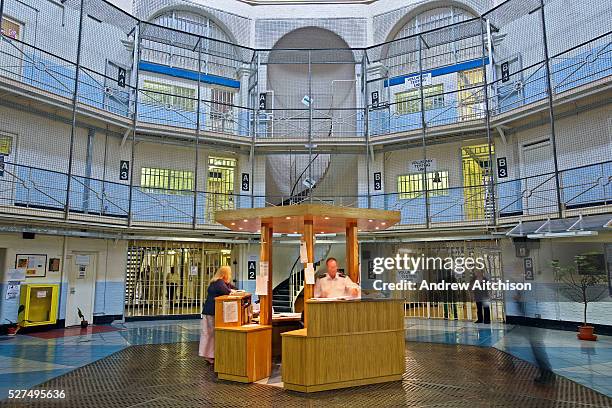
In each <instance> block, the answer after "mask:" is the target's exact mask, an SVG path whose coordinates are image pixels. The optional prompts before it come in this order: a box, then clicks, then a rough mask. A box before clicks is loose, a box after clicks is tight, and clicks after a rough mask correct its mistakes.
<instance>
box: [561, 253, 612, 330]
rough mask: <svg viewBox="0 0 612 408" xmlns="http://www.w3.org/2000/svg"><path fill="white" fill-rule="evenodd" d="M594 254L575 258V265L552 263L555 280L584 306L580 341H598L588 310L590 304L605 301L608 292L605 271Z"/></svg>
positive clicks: (573, 299) (573, 298) (570, 296)
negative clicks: (589, 321)
mask: <svg viewBox="0 0 612 408" xmlns="http://www.w3.org/2000/svg"><path fill="white" fill-rule="evenodd" d="M592 255H593V254H583V255H577V256H575V257H574V263H573V264H570V265H568V266H565V267H563V266H561V265H560V264H559V261H556V260H555V261H553V262H552V268H553V271H554V273H555V278H556V280H557V281H558V282H560V283H562V284H563V288H564V292H565V294H566V295H567V297H568V298H569V299H571V300H572V301H574V302H578V303H582V304H583V305H584V309H583V315H582V316H583V318H582V326H580V327H579V328H578V338H579V339H580V340H591V341H595V340H597V336H596V335H595V334H593V330H594V329H593V326H591V325H589V324H588V320H587V309H588V306H589V303H591V302H597V301H598V300H601V299H603V298H604V297H605V296H606V295H607V292H608V287H607V276H606V275H605V269H603V268H602V267H601V265H599V264H598V262H596V261H594V259H597V258H596V257H593V256H592Z"/></svg>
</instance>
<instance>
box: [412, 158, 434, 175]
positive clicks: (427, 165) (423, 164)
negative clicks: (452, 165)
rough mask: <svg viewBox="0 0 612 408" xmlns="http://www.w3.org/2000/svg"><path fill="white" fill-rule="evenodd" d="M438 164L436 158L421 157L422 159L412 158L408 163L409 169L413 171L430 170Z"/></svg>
mask: <svg viewBox="0 0 612 408" xmlns="http://www.w3.org/2000/svg"><path fill="white" fill-rule="evenodd" d="M437 166H438V164H437V162H436V159H422V160H413V161H412V162H411V163H410V170H411V171H413V172H415V173H416V172H422V171H430V170H436V168H437Z"/></svg>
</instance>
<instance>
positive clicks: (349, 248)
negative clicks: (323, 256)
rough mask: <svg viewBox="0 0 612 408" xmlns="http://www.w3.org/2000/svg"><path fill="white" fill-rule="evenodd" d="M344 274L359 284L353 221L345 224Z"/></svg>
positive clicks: (357, 246) (355, 229) (355, 226)
mask: <svg viewBox="0 0 612 408" xmlns="http://www.w3.org/2000/svg"><path fill="white" fill-rule="evenodd" d="M346 273H347V275H348V276H349V278H351V280H352V281H353V282H355V283H358V282H359V245H358V243H357V223H356V222H355V221H347V223H346Z"/></svg>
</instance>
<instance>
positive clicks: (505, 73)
mask: <svg viewBox="0 0 612 408" xmlns="http://www.w3.org/2000/svg"><path fill="white" fill-rule="evenodd" d="M501 74H502V82H508V81H510V62H502V64H501Z"/></svg>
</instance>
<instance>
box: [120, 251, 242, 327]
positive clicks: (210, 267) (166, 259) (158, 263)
mask: <svg viewBox="0 0 612 408" xmlns="http://www.w3.org/2000/svg"><path fill="white" fill-rule="evenodd" d="M230 264H231V249H230V248H229V247H227V246H226V245H224V244H214V243H206V244H204V243H200V242H172V241H131V242H130V244H129V246H128V254H127V273H126V279H125V316H126V317H127V318H130V317H142V316H168V315H193V314H200V312H201V311H202V306H203V304H204V300H205V299H206V290H207V288H208V284H209V283H210V280H211V279H212V277H213V276H214V274H215V272H216V271H217V269H218V268H219V267H220V266H221V265H230Z"/></svg>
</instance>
